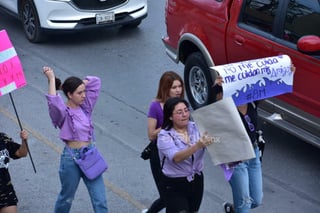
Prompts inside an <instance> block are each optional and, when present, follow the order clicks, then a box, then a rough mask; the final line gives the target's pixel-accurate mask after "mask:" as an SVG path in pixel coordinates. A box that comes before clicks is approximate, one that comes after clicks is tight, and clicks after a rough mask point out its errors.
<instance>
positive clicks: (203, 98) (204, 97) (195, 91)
mask: <svg viewBox="0 0 320 213" xmlns="http://www.w3.org/2000/svg"><path fill="white" fill-rule="evenodd" d="M184 83H185V88H186V93H187V96H188V100H189V102H190V104H191V106H192V108H193V109H197V108H200V107H203V106H205V105H208V104H210V103H212V102H214V101H215V95H214V93H213V90H212V85H213V79H212V77H211V74H210V69H209V67H208V65H207V63H206V61H205V59H204V58H203V56H202V54H201V53H200V52H195V53H192V54H191V55H189V56H188V58H187V60H186V63H185V67H184Z"/></svg>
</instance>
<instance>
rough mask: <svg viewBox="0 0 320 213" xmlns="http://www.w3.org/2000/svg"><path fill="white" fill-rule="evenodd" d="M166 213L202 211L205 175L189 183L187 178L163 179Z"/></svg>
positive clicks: (164, 177) (163, 176)
mask: <svg viewBox="0 0 320 213" xmlns="http://www.w3.org/2000/svg"><path fill="white" fill-rule="evenodd" d="M161 185H162V188H163V190H164V191H163V198H164V200H165V204H166V207H167V209H166V213H192V212H197V211H199V209H200V205H201V201H202V197H203V174H202V173H201V175H195V176H194V179H193V180H192V181H191V182H189V181H188V180H187V178H186V177H183V178H169V177H166V176H165V175H162V177H161Z"/></svg>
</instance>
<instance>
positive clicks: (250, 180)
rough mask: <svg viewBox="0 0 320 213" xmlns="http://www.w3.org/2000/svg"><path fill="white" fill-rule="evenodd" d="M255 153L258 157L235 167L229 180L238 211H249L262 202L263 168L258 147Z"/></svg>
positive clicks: (242, 212)
mask: <svg viewBox="0 0 320 213" xmlns="http://www.w3.org/2000/svg"><path fill="white" fill-rule="evenodd" d="M255 153H256V158H253V159H251V160H248V161H244V162H242V163H240V164H238V165H237V166H235V167H234V170H233V174H232V177H231V179H230V181H229V183H230V185H231V188H232V194H233V204H234V208H235V212H236V213H248V212H249V211H250V209H251V208H255V207H257V206H259V205H260V204H261V202H262V197H263V192H262V170H261V162H260V159H259V150H258V148H255Z"/></svg>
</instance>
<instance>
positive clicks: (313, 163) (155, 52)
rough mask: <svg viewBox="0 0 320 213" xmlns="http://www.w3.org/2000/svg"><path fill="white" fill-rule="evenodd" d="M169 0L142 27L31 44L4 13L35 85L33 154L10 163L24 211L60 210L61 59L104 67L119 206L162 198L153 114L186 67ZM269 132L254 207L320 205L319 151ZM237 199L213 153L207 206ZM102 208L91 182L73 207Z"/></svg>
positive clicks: (25, 113) (21, 94)
mask: <svg viewBox="0 0 320 213" xmlns="http://www.w3.org/2000/svg"><path fill="white" fill-rule="evenodd" d="M163 8H164V2H163V1H149V16H148V18H147V19H146V20H144V21H143V22H142V24H141V25H140V27H139V28H138V29H133V30H124V29H111V30H110V29H109V30H99V31H91V32H85V33H79V34H71V35H56V36H53V37H51V38H50V40H49V41H48V42H46V43H43V44H31V43H29V42H28V41H27V40H26V39H25V37H24V35H23V32H22V28H21V25H20V24H19V22H18V21H17V20H16V19H14V18H12V17H10V16H8V15H6V14H4V13H2V12H0V17H1V18H0V29H6V30H7V32H8V34H9V36H10V38H11V40H12V43H13V45H14V46H15V48H16V51H17V53H18V55H19V57H20V60H21V62H22V65H23V68H24V73H25V76H26V79H27V82H28V85H27V86H25V87H23V88H21V89H19V90H16V91H14V92H13V93H12V96H13V98H14V101H15V104H16V107H17V111H18V114H19V117H20V120H21V122H22V125H23V128H25V129H27V130H28V131H29V132H30V139H29V147H30V152H31V154H32V158H33V161H34V164H35V167H36V173H35V172H34V171H33V168H32V165H31V162H30V157H27V158H25V159H20V160H17V161H12V162H11V164H10V171H11V174H12V179H13V183H14V185H15V188H16V191H17V194H18V197H19V201H20V202H19V212H21V213H47V212H52V211H53V207H54V202H55V199H56V196H57V194H58V192H59V189H60V183H59V177H58V166H59V156H60V152H61V150H62V147H63V144H62V143H61V141H59V139H58V138H57V135H58V131H57V130H55V129H54V128H53V126H52V124H51V122H50V119H49V116H48V111H47V104H46V100H45V98H44V94H45V92H46V89H47V81H46V79H45V78H44V76H43V75H42V73H41V68H42V66H44V65H49V66H52V67H53V68H54V69H55V71H56V73H57V74H58V75H59V76H60V77H61V78H62V79H64V78H65V77H67V76H70V75H76V76H79V77H83V76H85V75H97V76H99V77H100V78H101V79H102V82H103V85H102V92H101V96H100V99H99V101H98V103H97V106H96V109H95V112H94V126H95V135H96V138H97V146H98V147H99V149H100V150H101V151H102V153H103V155H104V156H105V158H106V160H107V161H108V163H109V169H108V171H107V172H106V173H105V174H104V180H105V185H106V190H107V196H108V206H109V210H110V212H111V213H134V212H137V213H138V212H140V211H141V209H143V208H145V207H147V206H149V205H150V204H151V203H152V201H153V200H154V199H156V198H157V196H158V195H157V191H156V188H155V185H154V183H153V179H152V176H151V171H150V167H149V162H148V161H143V160H142V159H140V158H139V153H140V151H141V150H142V148H143V147H144V146H145V145H146V144H147V130H146V122H147V118H146V113H147V110H148V105H149V103H150V101H151V100H152V99H153V97H154V96H155V93H156V89H157V83H158V79H159V77H160V76H161V74H162V72H163V71H166V70H175V71H177V72H178V73H179V74H181V75H182V71H183V67H182V65H176V64H174V63H173V62H172V61H171V60H170V59H169V58H168V57H167V56H166V54H165V52H164V47H163V44H162V42H161V37H162V35H164V34H165V26H164V17H163V16H164V12H163V11H164V10H163ZM263 127H264V130H265V137H266V139H267V141H268V144H267V146H266V151H265V157H264V160H263V178H264V200H263V205H262V206H261V207H259V208H257V209H256V210H253V211H252V212H263V213H277V212H279V213H280V212H281V213H301V212H319V208H320V198H319V190H320V179H319V176H320V170H319V164H320V155H319V150H318V149H316V148H314V147H312V146H311V145H309V144H306V143H304V142H303V141H300V140H298V139H296V138H294V137H292V136H290V135H287V134H286V133H284V132H282V131H280V130H278V129H276V128H273V127H270V126H268V125H267V124H265V125H264V126H263ZM0 130H1V131H4V132H7V133H9V134H10V135H12V137H13V138H15V139H17V140H18V132H19V126H18V123H17V121H16V116H15V114H14V110H13V107H12V104H11V102H10V98H9V96H8V95H6V96H3V97H0ZM225 200H231V191H230V188H229V185H228V183H226V182H225V180H224V179H223V174H222V172H221V170H220V169H219V168H218V167H214V166H213V165H212V164H211V162H210V157H209V156H206V164H205V194H204V198H203V203H202V206H201V209H200V213H210V212H222V207H221V204H222V202H224V201H225ZM71 212H75V213H87V212H92V207H91V204H90V200H89V197H88V193H87V191H86V188H85V186H84V184H83V183H82V182H81V183H80V185H79V190H78V191H77V194H76V198H75V200H74V202H73V206H72V211H71Z"/></svg>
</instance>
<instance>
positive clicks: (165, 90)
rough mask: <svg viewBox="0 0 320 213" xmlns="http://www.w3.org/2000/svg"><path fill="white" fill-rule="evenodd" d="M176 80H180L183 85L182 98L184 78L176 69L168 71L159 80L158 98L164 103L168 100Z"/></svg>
mask: <svg viewBox="0 0 320 213" xmlns="http://www.w3.org/2000/svg"><path fill="white" fill-rule="evenodd" d="M175 80H178V81H180V83H181V86H182V92H181V98H183V97H184V86H183V80H182V78H181V77H180V76H179V75H178V74H177V73H176V72H174V71H166V72H164V73H163V74H162V76H161V78H160V81H159V87H158V93H157V97H156V98H157V99H158V100H160V102H163V103H164V102H166V101H167V100H168V98H170V97H169V93H170V89H171V87H172V84H173V82H174V81H175Z"/></svg>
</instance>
